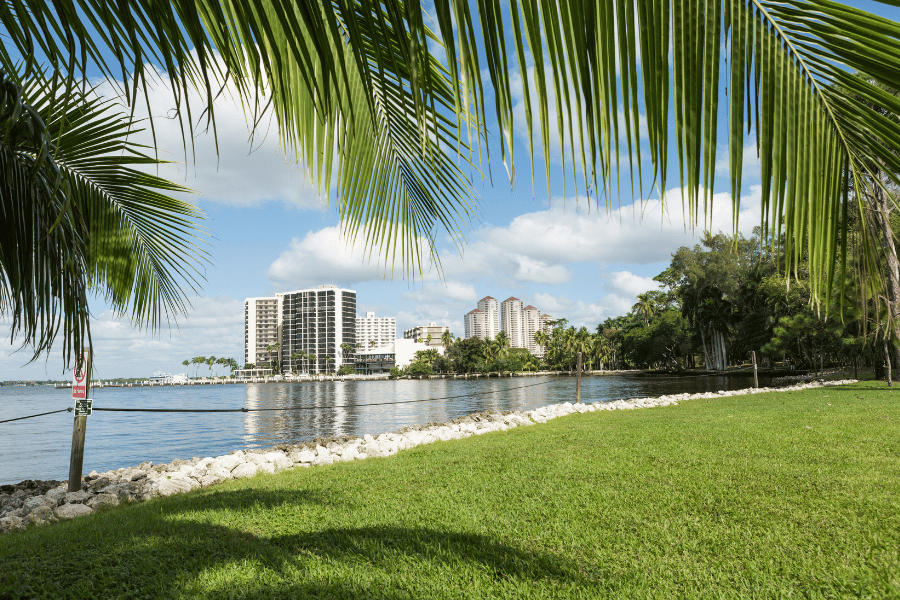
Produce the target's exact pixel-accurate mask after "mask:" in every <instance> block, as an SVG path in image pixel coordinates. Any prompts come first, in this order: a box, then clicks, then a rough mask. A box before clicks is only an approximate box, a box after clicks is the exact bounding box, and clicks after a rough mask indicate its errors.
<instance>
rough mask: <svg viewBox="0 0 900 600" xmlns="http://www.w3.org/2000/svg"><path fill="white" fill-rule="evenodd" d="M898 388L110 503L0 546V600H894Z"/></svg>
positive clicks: (743, 404)
mask: <svg viewBox="0 0 900 600" xmlns="http://www.w3.org/2000/svg"><path fill="white" fill-rule="evenodd" d="M894 389H896V388H894ZM894 389H892V390H888V389H887V388H886V387H885V386H884V384H883V383H874V382H867V383H861V384H854V385H849V386H845V387H840V388H827V389H820V390H810V391H804V392H792V393H773V394H760V395H756V396H739V397H732V398H724V399H715V400H709V401H707V400H693V401H686V402H683V403H682V404H681V405H680V406H677V407H667V408H659V409H646V410H635V411H614V412H602V413H590V414H586V415H574V416H570V417H564V418H561V419H558V420H555V421H552V422H550V423H548V424H546V425H538V426H535V427H524V428H518V429H514V430H511V431H508V432H502V433H494V434H489V435H485V436H478V437H473V438H469V439H466V440H459V441H454V442H443V443H437V444H433V445H430V446H424V447H420V448H417V449H414V450H410V451H406V452H402V453H400V454H399V455H398V456H395V457H392V458H388V459H370V460H366V461H359V462H355V463H343V464H338V465H332V466H328V467H320V468H313V469H303V470H300V469H298V470H294V471H288V472H283V473H280V474H277V475H274V476H273V475H266V476H260V477H256V478H253V479H249V480H240V481H232V482H228V483H226V484H223V485H221V486H218V487H214V488H210V489H207V490H203V491H197V492H194V493H191V494H188V495H184V496H177V497H170V498H165V499H158V500H154V501H152V502H148V503H144V504H139V505H133V506H128V507H124V508H123V507H120V508H118V509H114V510H111V511H109V512H106V513H103V514H99V515H92V516H89V517H84V518H81V519H77V520H75V521H73V522H68V523H61V524H57V525H53V526H49V527H35V528H31V529H29V530H28V531H25V532H20V533H14V534H10V535H6V536H3V537H0V598H7V597H13V598H15V597H54V598H55V597H65V596H72V597H102V598H113V597H130V598H141V597H146V598H159V597H192V598H193V597H200V598H232V597H233V598H247V597H249V598H257V597H260V598H263V597H280V598H376V599H385V600H386V599H397V598H410V599H414V598H550V597H565V598H602V597H613V598H623V597H633V598H673V597H741V598H745V597H748V598H752V597H756V598H776V597H791V598H834V597H852V598H859V597H870V598H888V597H900V436H898V425H900V402H898V399H900V396H898V394H900V391H894Z"/></svg>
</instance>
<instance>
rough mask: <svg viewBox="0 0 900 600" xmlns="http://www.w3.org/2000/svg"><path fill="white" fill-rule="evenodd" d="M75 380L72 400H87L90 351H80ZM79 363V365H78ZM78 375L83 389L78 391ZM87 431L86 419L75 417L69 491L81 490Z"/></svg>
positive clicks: (89, 387)
mask: <svg viewBox="0 0 900 600" xmlns="http://www.w3.org/2000/svg"><path fill="white" fill-rule="evenodd" d="M76 360H77V362H76V364H75V378H74V379H73V382H72V399H73V400H75V399H78V398H89V397H90V395H91V351H90V349H84V350H82V356H81V357H79V358H78V359H76ZM79 363H80V364H79ZM79 375H80V378H81V381H83V387H81V388H80V389H79V383H78V382H79ZM86 430H87V417H86V416H80V417H75V423H74V425H73V427H72V454H71V455H70V457H69V491H70V492H77V491H78V490H80V489H81V468H82V466H83V465H84V434H85V431H86Z"/></svg>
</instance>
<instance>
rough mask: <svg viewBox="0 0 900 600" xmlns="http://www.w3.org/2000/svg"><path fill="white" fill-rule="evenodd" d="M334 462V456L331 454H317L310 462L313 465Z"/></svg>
mask: <svg viewBox="0 0 900 600" xmlns="http://www.w3.org/2000/svg"><path fill="white" fill-rule="evenodd" d="M333 462H334V457H333V456H331V454H319V455H318V456H316V459H315V460H314V461H313V463H312V464H314V465H330V464H332V463H333Z"/></svg>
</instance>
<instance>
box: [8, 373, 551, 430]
mask: <svg viewBox="0 0 900 600" xmlns="http://www.w3.org/2000/svg"><path fill="white" fill-rule="evenodd" d="M553 381H554V380H550V381H541V382H539V383H530V384H528V385H520V386H516V387H510V388H504V389H502V390H488V391H485V392H475V393H469V394H459V395H457V396H442V397H440V398H422V399H420V400H398V401H396V402H376V403H374V404H355V405H348V404H340V405H336V406H333V407H331V408H365V407H367V406H390V405H394V404H413V403H416V402H434V401H436V400H454V399H456V398H468V397H471V396H486V395H488V394H497V393H500V392H511V391H515V390H521V389H525V388H530V387H535V386H539V385H547V384H548V383H552V382H553ZM322 408H327V407H322V406H298V407H290V408H284V407H281V408H97V407H94V408H93V410H97V411H105V412H156V413H229V412H270V411H295V410H321V409H322ZM59 412H72V407H71V406H70V407H69V408H63V409H60V410H53V411H50V412H45V413H40V414H38V415H29V416H27V417H18V418H16V419H6V420H5V421H0V423H9V422H10V421H21V420H22V419H31V418H32V417H42V416H44V415H52V414H54V413H59Z"/></svg>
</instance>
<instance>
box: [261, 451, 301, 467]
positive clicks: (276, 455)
mask: <svg viewBox="0 0 900 600" xmlns="http://www.w3.org/2000/svg"><path fill="white" fill-rule="evenodd" d="M265 457H266V462H270V463H272V464H273V465H275V469H276V470H277V471H280V470H281V469H290V468H291V467H293V466H294V461H293V460H291V459H290V458H288V457H287V455H286V454H285V453H284V452H269V453H268V454H266V455H265Z"/></svg>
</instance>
